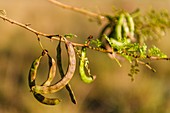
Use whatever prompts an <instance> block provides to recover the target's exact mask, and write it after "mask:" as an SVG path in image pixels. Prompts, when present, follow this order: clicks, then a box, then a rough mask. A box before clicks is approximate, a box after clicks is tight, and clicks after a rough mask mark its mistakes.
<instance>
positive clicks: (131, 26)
mask: <svg viewBox="0 0 170 113" xmlns="http://www.w3.org/2000/svg"><path fill="white" fill-rule="evenodd" d="M125 17H126V18H127V24H128V26H129V31H130V37H132V38H133V37H134V31H135V24H134V21H133V17H132V16H131V15H130V14H129V13H125Z"/></svg>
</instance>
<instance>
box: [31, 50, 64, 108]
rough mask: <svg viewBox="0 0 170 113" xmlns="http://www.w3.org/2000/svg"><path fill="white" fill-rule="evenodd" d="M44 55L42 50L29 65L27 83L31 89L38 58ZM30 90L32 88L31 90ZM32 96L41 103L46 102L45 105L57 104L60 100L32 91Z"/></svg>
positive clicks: (33, 84)
mask: <svg viewBox="0 0 170 113" xmlns="http://www.w3.org/2000/svg"><path fill="white" fill-rule="evenodd" d="M43 56H44V51H43V53H42V55H41V56H39V57H38V58H37V59H35V60H34V61H33V63H32V65H31V68H30V71H29V76H28V83H29V87H30V89H32V87H34V86H35V85H36V84H35V79H36V75H37V69H38V67H39V64H40V60H41V58H42V57H43ZM31 91H32V90H31ZM32 93H33V95H34V97H35V98H36V99H37V100H38V101H39V102H41V103H43V104H47V105H56V104H58V103H59V102H60V101H61V100H60V99H58V98H46V97H45V96H43V95H41V94H39V93H37V92H34V91H32Z"/></svg>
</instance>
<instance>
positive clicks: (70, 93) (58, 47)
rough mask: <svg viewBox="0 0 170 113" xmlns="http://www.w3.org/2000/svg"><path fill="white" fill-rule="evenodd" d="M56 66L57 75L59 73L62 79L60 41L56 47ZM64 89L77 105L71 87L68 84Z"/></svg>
mask: <svg viewBox="0 0 170 113" xmlns="http://www.w3.org/2000/svg"><path fill="white" fill-rule="evenodd" d="M57 66H58V69H59V73H60V75H61V78H63V77H64V76H65V75H64V71H63V68H62V60H61V41H59V43H58V46H57ZM66 89H67V91H68V92H69V95H70V98H71V101H72V102H73V103H74V104H76V103H77V101H76V97H75V95H74V92H73V90H72V89H71V85H70V84H67V85H66Z"/></svg>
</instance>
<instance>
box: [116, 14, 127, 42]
mask: <svg viewBox="0 0 170 113" xmlns="http://www.w3.org/2000/svg"><path fill="white" fill-rule="evenodd" d="M124 16H125V15H124V14H123V13H122V14H120V16H119V19H118V22H117V24H116V27H115V38H117V40H118V41H121V40H122V25H123V21H124Z"/></svg>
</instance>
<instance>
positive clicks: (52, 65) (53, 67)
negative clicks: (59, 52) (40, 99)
mask: <svg viewBox="0 0 170 113" xmlns="http://www.w3.org/2000/svg"><path fill="white" fill-rule="evenodd" d="M47 55H48V60H49V62H48V63H49V73H48V77H47V80H46V81H45V82H44V83H43V84H42V86H49V85H51V82H52V81H53V79H54V77H55V75H56V62H55V60H54V59H53V58H52V57H51V56H50V55H49V54H47Z"/></svg>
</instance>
